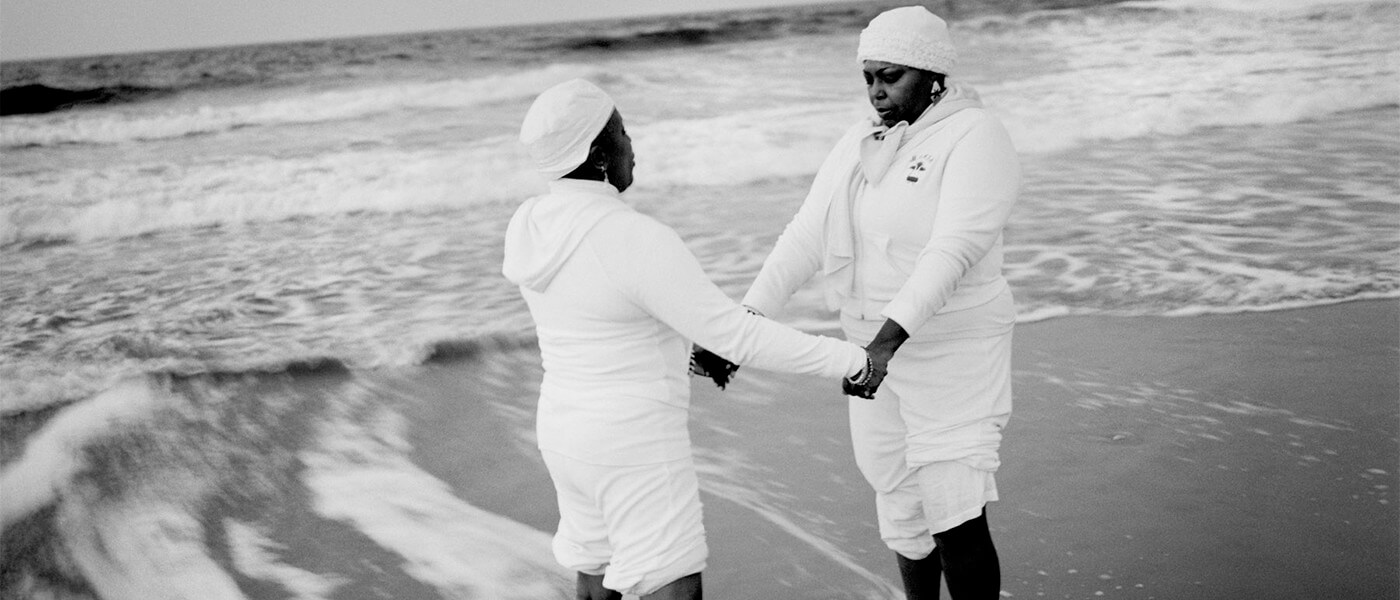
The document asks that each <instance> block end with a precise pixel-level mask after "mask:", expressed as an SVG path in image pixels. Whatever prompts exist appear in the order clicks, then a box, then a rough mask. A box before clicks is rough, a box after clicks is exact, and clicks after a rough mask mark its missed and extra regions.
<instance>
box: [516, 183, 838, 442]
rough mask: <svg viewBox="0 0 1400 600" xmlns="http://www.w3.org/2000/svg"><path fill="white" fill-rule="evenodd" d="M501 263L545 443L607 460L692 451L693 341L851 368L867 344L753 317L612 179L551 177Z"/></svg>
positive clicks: (763, 363)
mask: <svg viewBox="0 0 1400 600" xmlns="http://www.w3.org/2000/svg"><path fill="white" fill-rule="evenodd" d="M502 272H503V273H504V274H505V275H506V278H507V279H509V280H510V281H511V282H513V283H515V284H517V285H519V286H520V293H521V295H522V296H524V298H525V302H526V303H527V304H528V305H529V308H530V314H531V316H532V317H534V321H535V330H536V332H537V334H538V336H539V345H540V355H541V357H542V359H543V363H544V380H543V381H542V382H541V384H540V403H539V411H538V419H537V421H536V431H537V434H538V439H539V446H540V448H542V449H546V450H550V451H553V452H558V453H560V454H563V455H565V456H569V457H572V458H574V459H576V460H581V461H585V462H590V463H594V464H603V465H635V464H647V463H657V462H663V461H669V460H676V459H679V458H684V457H686V456H689V455H690V435H689V431H688V429H687V417H688V413H689V406H690V381H689V377H688V370H689V368H688V366H689V363H690V341H688V340H693V341H694V342H695V343H698V344H700V345H701V346H704V347H706V348H708V349H710V350H711V351H713V352H715V353H716V354H718V355H720V356H723V357H725V358H726V359H728V360H730V361H733V362H735V363H738V364H741V365H748V366H753V367H758V368H762V369H770V370H775V371H785V372H793V373H806V374H812V375H822V376H826V377H831V378H837V377H844V376H849V375H853V374H855V373H857V372H858V371H859V370H860V369H861V368H863V367H864V366H865V351H864V350H862V349H861V348H860V347H858V346H856V345H854V344H850V343H848V342H844V341H841V340H837V339H833V338H827V337H822V336H813V335H807V334H804V333H801V332H798V331H796V330H794V329H791V328H789V327H786V326H784V325H780V324H778V323H774V322H772V321H768V320H766V319H763V318H761V317H757V316H754V315H751V314H749V313H748V312H747V311H745V310H744V309H743V308H741V307H740V306H739V305H738V304H736V303H735V302H734V301H733V300H731V299H730V298H729V297H728V296H726V295H725V294H724V292H722V291H720V289H719V288H718V287H716V286H715V285H714V284H713V283H712V282H711V281H710V280H709V278H707V277H706V276H705V273H704V271H703V270H702V269H701V268H700V264H699V262H698V261H697V260H696V259H695V256H694V255H692V254H691V253H690V251H689V250H688V249H687V248H686V247H685V244H684V243H683V242H682V241H681V239H680V236H678V235H676V233H675V231H673V230H671V229H670V228H669V227H666V226H665V225H662V224H661V223H659V222H657V221H656V220H654V219H652V218H650V217H647V216H645V215H642V214H640V213H638V212H636V211H634V210H632V209H631V208H630V207H628V206H627V205H625V204H623V203H622V201H621V200H620V199H619V197H618V192H617V190H616V189H615V188H613V187H612V186H611V185H609V184H607V183H603V182H596V181H582V180H574V179H560V180H556V181H553V182H551V183H550V193H549V194H546V195H544V196H539V197H535V198H531V199H530V200H528V201H526V202H525V204H523V205H522V206H521V207H520V209H519V210H517V211H516V213H515V216H514V217H513V218H512V219H511V222H510V225H509V227H508V228H507V230H506V241H505V261H504V264H503V267H502Z"/></svg>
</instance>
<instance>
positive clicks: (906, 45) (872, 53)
mask: <svg viewBox="0 0 1400 600" xmlns="http://www.w3.org/2000/svg"><path fill="white" fill-rule="evenodd" d="M856 58H857V60H859V61H862V62H864V61H867V60H880V61H884V62H890V63H894V64H897V65H904V66H906V67H914V68H915V69H923V70H925V71H933V72H934V73H942V74H944V75H948V74H949V73H950V72H951V71H952V70H953V67H954V66H955V65H956V64H957V62H958V51H957V50H956V49H954V48H953V38H951V37H949V36H948V24H947V23H945V22H943V19H940V18H938V17H937V16H936V15H934V14H933V13H931V12H929V11H928V9H926V8H924V7H922V6H905V7H903V8H895V9H891V10H887V11H885V12H882V13H880V14H879V16H877V17H875V18H874V19H871V20H870V25H869V26H867V27H866V28H865V30H864V31H861V32H860V48H859V49H858V50H856Z"/></svg>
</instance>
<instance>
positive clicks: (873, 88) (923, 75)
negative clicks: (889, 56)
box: [862, 60, 934, 127]
mask: <svg viewBox="0 0 1400 600" xmlns="http://www.w3.org/2000/svg"><path fill="white" fill-rule="evenodd" d="M862 71H863V72H864V75H865V91H866V94H867V95H868V96H869V97H870V105H871V106H873V107H875V112H876V113H879V115H880V120H882V121H884V122H885V126H886V127H891V126H893V125H894V124H895V123H898V122H900V121H905V122H908V123H913V122H914V119H917V118H919V115H922V114H924V110H926V109H927V108H928V107H929V105H930V104H933V86H934V74H933V73H932V72H930V71H924V70H921V69H915V68H913V67H906V66H904V65H897V64H895V63H890V62H884V61H881V60H867V61H865V63H864V69H862Z"/></svg>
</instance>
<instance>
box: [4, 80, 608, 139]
mask: <svg viewBox="0 0 1400 600" xmlns="http://www.w3.org/2000/svg"><path fill="white" fill-rule="evenodd" d="M603 76H604V73H602V71H601V70H600V69H598V68H597V67H593V66H589V65H580V64H553V65H549V66H547V67H543V68H540V69H533V70H527V71H524V72H519V73H513V74H506V75H501V74H495V75H487V76H483V77H478V78H473V79H448V80H443V81H432V82H422V83H404V84H383V85H373V86H366V87H361V88H356V89H346V90H333V91H321V92H304V91H303V92H300V93H298V94H297V95H294V96H288V97H282V98H277V99H271V100H265V101H261V102H254V103H251V104H231V105H222V106H216V105H200V106H194V107H188V108H167V109H165V110H159V111H152V110H131V111H104V112H100V113H99V112H88V113H73V114H69V113H63V114H58V115H48V116H17V117H11V118H8V119H6V121H5V127H4V128H0V147H5V148H22V147H36V146H53V145H58V144H116V143H121V142H129V141H149V140H162V139H173V138H179V137H185V136H191V135H198V134H209V133H218V132H225V131H232V130H234V129H238V128H243V127H265V126H272V125H292V124H306V123H324V122H330V121H343V120H350V119H356V118H360V117H366V116H370V115H376V114H381V113H386V112H391V111H398V110H421V109H453V110H462V109H470V108H471V107H473V106H480V105H483V104H489V103H493V102H504V101H508V100H525V99H529V98H531V97H533V96H534V95H536V94H538V93H539V92H541V91H543V90H544V89H546V88H548V87H549V86H551V85H553V84H555V83H558V82H560V81H564V80H566V79H570V78H573V77H595V78H596V77H603ZM7 102H8V101H7Z"/></svg>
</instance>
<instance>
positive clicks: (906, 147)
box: [743, 7, 1020, 600]
mask: <svg viewBox="0 0 1400 600" xmlns="http://www.w3.org/2000/svg"><path fill="white" fill-rule="evenodd" d="M858 58H859V60H860V62H861V67H862V70H863V72H864V75H865V81H866V88H867V93H868V94H867V95H868V96H869V99H870V103H871V105H873V106H874V108H875V112H876V116H875V117H874V118H873V119H870V120H862V121H861V122H860V123H857V124H856V125H855V126H854V127H852V128H851V129H850V130H849V131H848V132H847V133H846V135H845V136H844V137H843V138H842V139H841V141H840V142H838V143H837V145H836V148H835V149H834V150H832V152H831V154H830V155H829V156H828V157H827V159H826V162H825V163H824V164H823V165H822V167H821V169H820V170H819V171H818V173H817V176H816V178H815V179H814V181H813V183H812V188H811V191H810V192H809V193H808V195H807V198H806V200H805V201H804V202H803V204H802V207H801V208H800V209H799V210H798V212H797V215H796V216H795V217H794V218H793V220H792V222H791V223H789V224H788V226H787V228H786V229H785V230H784V231H783V234H782V236H781V237H780V238H779V239H778V242H777V245H776V246H775V247H774V248H773V251H772V253H771V254H770V255H769V256H768V259H767V260H766V261H765V262H764V265H763V268H762V269H761V270H760V272H759V274H758V277H757V279H756V280H755V281H754V284H753V287H752V288H750V290H749V293H748V294H747V295H746V296H745V298H744V301H743V304H745V305H746V306H748V307H751V308H753V309H755V310H756V311H758V312H760V313H770V312H772V311H774V310H777V309H779V308H780V307H781V306H782V305H783V304H784V303H786V302H787V300H788V298H789V297H790V296H791V295H792V294H793V292H794V291H795V290H797V289H798V287H799V286H801V285H802V284H803V283H804V282H806V281H807V280H808V279H810V278H812V277H813V276H814V275H816V274H817V273H819V272H820V273H821V274H822V275H823V283H824V285H825V286H826V289H825V292H826V300H827V305H828V307H829V308H831V309H832V310H838V311H840V317H841V325H842V329H843V330H844V331H845V333H846V336H847V339H850V340H852V341H855V342H857V343H861V344H867V346H866V348H867V350H869V351H870V354H871V357H872V358H873V359H874V360H875V363H876V365H877V367H878V366H879V365H882V364H885V363H886V362H887V361H888V367H889V374H888V376H887V377H886V379H885V383H884V386H883V387H881V389H880V390H879V393H877V394H875V399H874V401H871V402H867V401H860V400H855V399H852V401H851V403H850V421H851V423H850V425H851V438H852V442H853V450H854V453H855V457H856V463H857V465H858V466H859V467H860V469H861V472H862V473H863V474H864V475H865V478H866V480H867V481H869V482H870V484H871V486H872V487H874V489H875V507H876V512H877V516H878V521H879V525H880V536H881V538H882V539H883V540H884V541H885V543H886V545H888V546H889V547H890V548H891V549H893V550H894V551H895V552H896V556H897V559H898V561H899V569H900V575H901V576H902V578H903V581H904V588H905V590H906V592H907V594H908V597H909V598H910V599H911V600H912V599H918V598H937V597H938V592H939V576H940V574H941V575H943V576H944V577H945V578H946V580H947V584H948V589H949V592H950V593H951V594H952V596H953V598H955V599H958V600H965V599H967V598H995V597H997V596H998V594H999V592H1000V570H999V565H998V559H997V555H996V550H995V548H994V547H993V545H992V540H991V535H990V533H989V532H988V528H987V520H986V509H985V507H986V504H987V502H990V501H993V500H996V499H997V488H996V480H995V477H994V475H993V474H994V472H995V471H996V470H997V467H998V465H999V464H1000V460H999V458H998V448H999V446H1000V444H1001V432H1002V428H1003V426H1005V425H1006V422H1007V418H1008V417H1009V415H1010V413H1011V381H1010V375H1011V373H1010V371H1011V329H1012V325H1013V324H1014V322H1015V310H1014V308H1015V307H1014V305H1013V303H1012V299H1011V293H1010V291H1009V289H1008V287H1007V283H1006V280H1005V279H1004V278H1003V277H1002V274H1001V263H1002V229H1003V228H1004V227H1005V225H1006V221H1007V218H1008V216H1009V214H1010V212H1011V207H1012V205H1013V204H1014V202H1015V200H1016V196H1017V194H1018V192H1019V188H1020V167H1019V163H1018V160H1017V157H1016V152H1015V149H1014V148H1013V147H1012V145H1011V141H1010V139H1009V137H1008V136H1007V134H1006V131H1005V129H1004V128H1003V127H1002V125H1001V123H1000V122H998V121H997V120H996V119H995V118H994V117H992V116H991V115H989V114H988V113H987V112H986V111H985V110H983V109H982V104H981V101H980V100H979V98H978V96H977V94H976V93H975V92H974V91H973V90H972V89H971V88H969V87H967V86H966V85H965V84H959V83H955V82H954V81H952V80H951V79H950V78H948V77H947V75H948V74H949V73H951V72H952V71H953V67H954V64H955V61H956V58H957V54H956V52H955V50H954V48H953V45H952V42H951V40H950V38H949V36H948V29H947V25H946V24H945V23H944V22H943V20H942V19H939V18H938V17H937V16H934V15H933V14H932V13H929V12H928V11H927V10H925V9H924V8H922V7H906V8H898V9H894V10H890V11H887V12H885V13H882V14H881V15H879V16H877V17H876V18H875V19H874V20H872V21H871V22H870V25H869V26H868V27H867V28H866V29H865V30H864V31H862V32H861V35H860V46H859V51H858ZM896 351H897V353H896Z"/></svg>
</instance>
